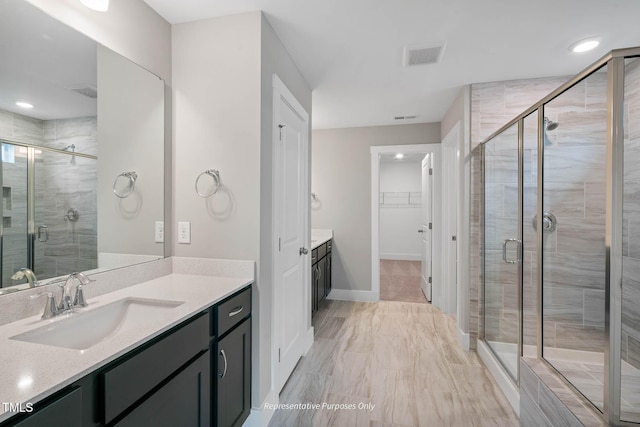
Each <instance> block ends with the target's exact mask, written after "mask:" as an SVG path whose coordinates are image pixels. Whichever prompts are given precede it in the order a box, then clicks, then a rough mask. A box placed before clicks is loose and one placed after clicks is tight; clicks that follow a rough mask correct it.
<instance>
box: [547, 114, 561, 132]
mask: <svg viewBox="0 0 640 427" xmlns="http://www.w3.org/2000/svg"><path fill="white" fill-rule="evenodd" d="M558 126H560V123H558V122H554V121H553V120H549V118H548V117H545V118H544V128H545V130H549V131H550V130H556V129H558Z"/></svg>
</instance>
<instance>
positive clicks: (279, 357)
mask: <svg viewBox="0 0 640 427" xmlns="http://www.w3.org/2000/svg"><path fill="white" fill-rule="evenodd" d="M278 363H280V349H278Z"/></svg>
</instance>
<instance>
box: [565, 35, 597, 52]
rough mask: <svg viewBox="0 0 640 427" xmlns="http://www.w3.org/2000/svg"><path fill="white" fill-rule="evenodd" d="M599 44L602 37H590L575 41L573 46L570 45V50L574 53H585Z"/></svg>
mask: <svg viewBox="0 0 640 427" xmlns="http://www.w3.org/2000/svg"><path fill="white" fill-rule="evenodd" d="M599 44H600V39H597V38H589V39H584V40H580V41H578V42H575V43H573V44H572V45H571V46H569V50H570V51H571V52H574V53H584V52H588V51H590V50H592V49H595V48H596V47H598V45H599Z"/></svg>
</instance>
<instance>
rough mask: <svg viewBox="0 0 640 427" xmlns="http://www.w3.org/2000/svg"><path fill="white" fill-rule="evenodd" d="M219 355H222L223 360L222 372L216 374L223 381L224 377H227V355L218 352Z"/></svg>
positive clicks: (222, 351)
mask: <svg viewBox="0 0 640 427" xmlns="http://www.w3.org/2000/svg"><path fill="white" fill-rule="evenodd" d="M220 354H221V355H222V358H223V359H224V371H222V373H220V374H218V375H220V379H223V378H224V376H225V375H227V355H226V354H225V352H224V350H220Z"/></svg>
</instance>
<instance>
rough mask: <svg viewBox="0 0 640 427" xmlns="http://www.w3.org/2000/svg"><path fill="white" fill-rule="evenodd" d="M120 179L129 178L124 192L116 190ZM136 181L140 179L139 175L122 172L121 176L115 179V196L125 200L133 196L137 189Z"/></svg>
mask: <svg viewBox="0 0 640 427" xmlns="http://www.w3.org/2000/svg"><path fill="white" fill-rule="evenodd" d="M120 178H127V179H128V180H129V182H128V185H127V186H126V187H125V188H124V190H123V191H118V189H117V188H116V185H117V184H118V180H119V179H120ZM136 179H138V174H137V173H135V172H133V171H132V172H122V173H121V174H120V175H118V176H117V177H116V179H115V181H113V194H115V195H116V196H117V197H119V198H121V199H124V198H125V197H129V196H130V195H131V193H133V190H135V189H136Z"/></svg>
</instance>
